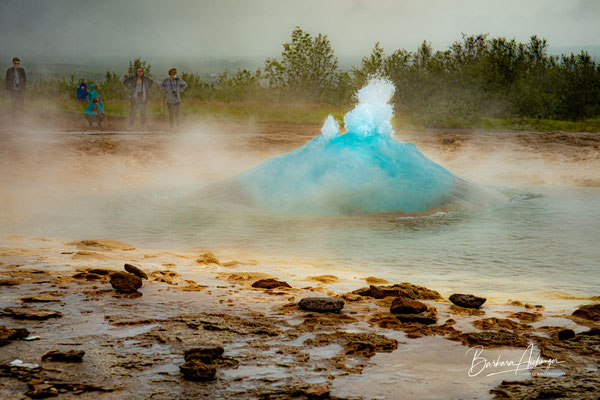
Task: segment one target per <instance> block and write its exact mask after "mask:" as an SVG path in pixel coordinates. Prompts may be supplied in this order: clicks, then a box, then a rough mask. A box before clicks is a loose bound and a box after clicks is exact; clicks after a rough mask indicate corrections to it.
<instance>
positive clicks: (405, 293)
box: [352, 282, 442, 300]
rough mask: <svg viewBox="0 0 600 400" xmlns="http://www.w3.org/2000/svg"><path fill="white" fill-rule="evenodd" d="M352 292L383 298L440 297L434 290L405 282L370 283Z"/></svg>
mask: <svg viewBox="0 0 600 400" xmlns="http://www.w3.org/2000/svg"><path fill="white" fill-rule="evenodd" d="M352 293H355V294H358V295H361V296H369V297H374V298H376V299H383V298H385V297H408V298H409V299H413V300H439V299H441V298H442V296H441V295H440V294H439V293H438V292H436V291H435V290H431V289H428V288H426V287H423V286H418V285H413V284H412V283H407V282H403V283H399V284H395V285H391V286H374V285H371V286H370V287H369V288H368V289H367V288H362V289H358V290H355V291H354V292H352Z"/></svg>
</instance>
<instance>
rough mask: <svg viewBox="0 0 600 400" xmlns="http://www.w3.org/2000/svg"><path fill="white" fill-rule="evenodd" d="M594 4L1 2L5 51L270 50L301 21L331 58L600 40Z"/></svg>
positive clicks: (218, 53)
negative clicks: (459, 45)
mask: <svg viewBox="0 0 600 400" xmlns="http://www.w3.org/2000/svg"><path fill="white" fill-rule="evenodd" d="M599 16H600V3H598V2H597V1H593V0H587V1H584V0H581V1H560V0H555V1H542V0H531V1H516V0H505V1H486V2H481V1H474V0H462V1H461V0H457V1H452V2H450V1H445V0H434V1H427V2H414V1H392V0H389V1H377V0H375V1H365V0H330V1H323V0H306V1H302V2H299V1H287V0H255V1H241V0H222V1H218V2H217V1H207V0H180V1H174V2H167V1H164V0H161V1H158V0H144V1H142V0H128V1H119V0H102V1H82V0H53V1H46V0H19V1H18V0H0V35H1V36H2V48H1V49H0V50H1V51H0V53H2V54H3V55H10V54H20V55H36V56H48V57H52V58H60V57H61V56H66V57H73V56H78V55H81V56H102V57H109V56H115V57H122V56H131V55H143V56H158V55H162V56H178V57H227V56H238V57H252V56H255V57H266V56H277V55H278V54H279V53H280V52H281V44H282V43H283V42H285V41H287V40H289V36H290V32H291V31H292V29H293V28H294V27H295V26H297V25H298V26H300V27H301V28H303V29H304V30H307V31H309V32H311V33H313V34H316V33H323V34H326V35H328V37H329V39H330V40H331V42H332V45H333V47H334V49H335V51H336V54H338V55H348V56H363V55H366V54H368V53H369V52H370V50H371V48H372V47H373V45H374V43H375V42H377V41H379V42H381V45H382V46H383V47H384V48H385V49H386V50H388V51H390V52H391V51H393V50H395V49H397V48H406V49H409V50H414V49H416V47H417V46H418V45H419V44H420V43H421V42H422V41H423V40H427V41H429V42H431V43H432V44H433V46H434V48H438V49H443V48H444V47H446V46H449V45H450V44H451V43H452V42H453V41H455V40H457V39H459V38H460V37H461V33H467V34H473V33H482V32H483V33H490V34H491V35H492V36H505V37H508V38H513V37H514V38H516V39H517V40H520V41H527V40H528V38H529V36H531V35H533V34H537V35H539V36H541V37H545V38H547V39H548V41H549V43H550V44H551V45H552V46H558V47H560V46H580V47H581V48H585V47H586V46H598V45H600V24H598V23H597V18H598V17H599Z"/></svg>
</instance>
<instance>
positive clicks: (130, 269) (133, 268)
mask: <svg viewBox="0 0 600 400" xmlns="http://www.w3.org/2000/svg"><path fill="white" fill-rule="evenodd" d="M123 268H125V271H127V272H131V273H132V274H134V275H135V276H137V277H140V278H142V279H148V275H146V273H145V272H144V271H142V270H141V269H139V268H138V267H136V266H135V265H131V264H127V263H126V264H125V265H124V266H123Z"/></svg>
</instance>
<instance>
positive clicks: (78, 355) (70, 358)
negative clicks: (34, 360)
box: [42, 350, 85, 362]
mask: <svg viewBox="0 0 600 400" xmlns="http://www.w3.org/2000/svg"><path fill="white" fill-rule="evenodd" d="M84 355H85V351H83V350H79V351H77V350H69V351H60V350H51V351H48V352H46V353H44V355H42V361H62V362H81V361H82V360H83V356H84Z"/></svg>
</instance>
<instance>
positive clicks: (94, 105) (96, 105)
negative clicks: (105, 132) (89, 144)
mask: <svg viewBox="0 0 600 400" xmlns="http://www.w3.org/2000/svg"><path fill="white" fill-rule="evenodd" d="M90 86H91V85H90ZM84 112H85V119H87V122H88V124H90V128H91V127H93V126H94V122H95V123H96V124H97V125H98V128H102V121H104V104H102V100H101V99H100V96H96V97H94V99H93V100H92V102H91V103H90V104H88V106H87V107H86V109H85V111H84Z"/></svg>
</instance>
